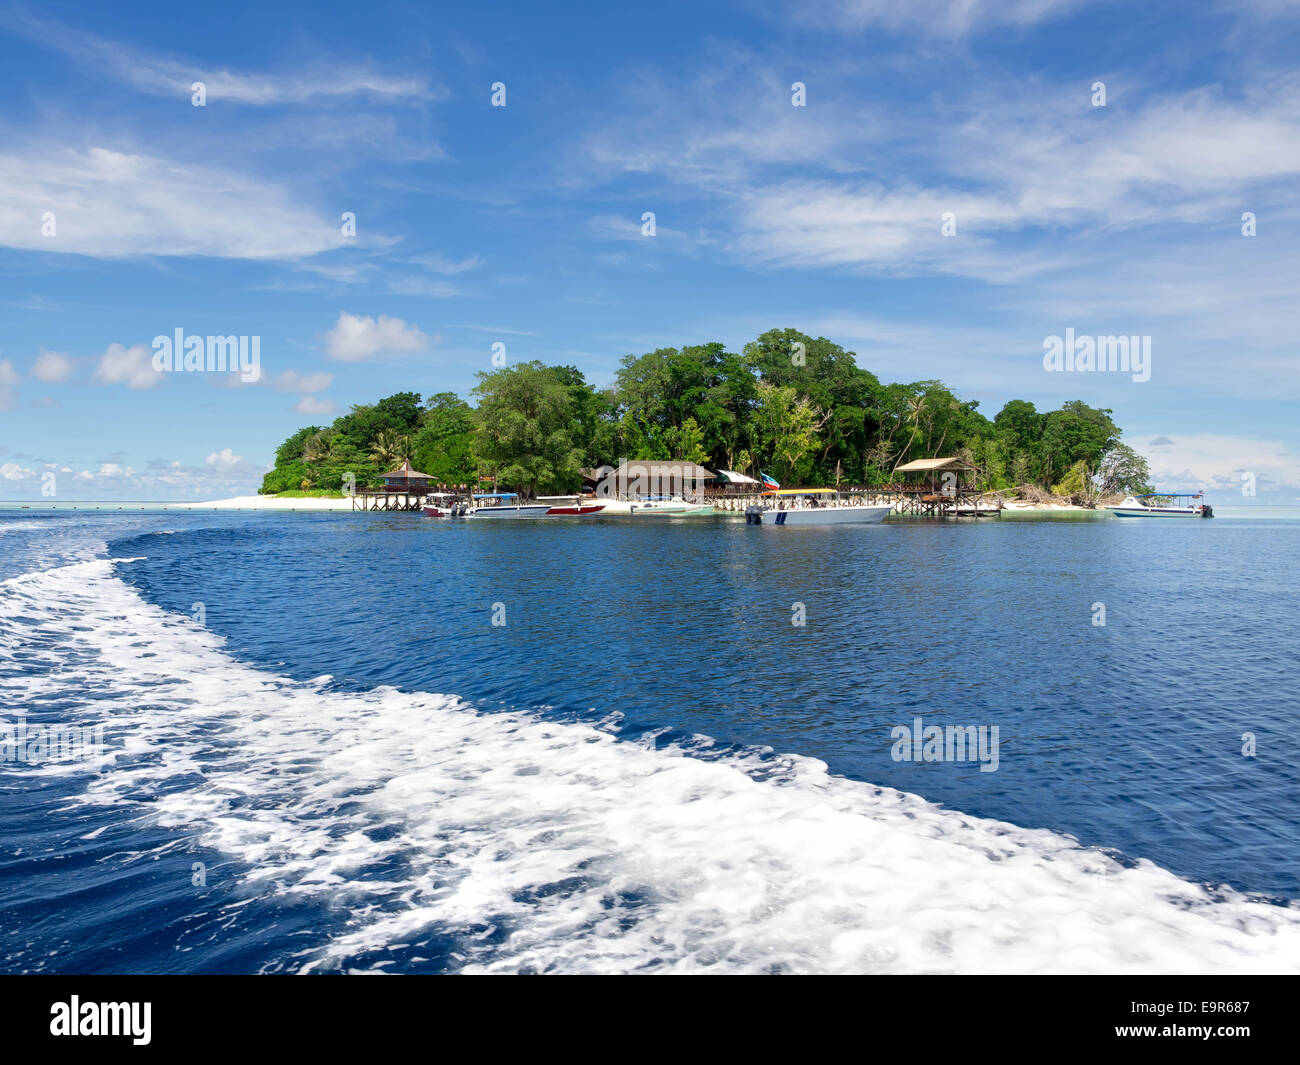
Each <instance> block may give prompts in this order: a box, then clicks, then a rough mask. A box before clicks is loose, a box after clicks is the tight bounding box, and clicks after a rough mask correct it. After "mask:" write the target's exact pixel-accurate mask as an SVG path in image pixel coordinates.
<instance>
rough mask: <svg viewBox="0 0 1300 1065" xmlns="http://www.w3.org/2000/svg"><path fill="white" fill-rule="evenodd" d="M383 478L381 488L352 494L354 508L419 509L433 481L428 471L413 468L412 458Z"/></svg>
mask: <svg viewBox="0 0 1300 1065" xmlns="http://www.w3.org/2000/svg"><path fill="white" fill-rule="evenodd" d="M381 480H383V482H384V484H383V487H381V488H359V489H357V491H356V493H355V494H354V495H353V496H352V509H353V510H419V509H420V507H421V506H423V505H424V497H425V496H427V495H428V494H429V487H430V485H431V484H432V483H433V478H432V477H430V476H429V475H428V474H427V473H421V472H420V471H419V470H414V469H412V468H411V460H410V459H406V460H405V461H403V463H402V464H401V465H400V466H399V467H397V469H395V470H389V472H388V473H386V474H384V475H383V477H382V478H381ZM358 503H359V504H360V505H358Z"/></svg>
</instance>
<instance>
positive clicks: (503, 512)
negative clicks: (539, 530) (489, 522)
mask: <svg viewBox="0 0 1300 1065" xmlns="http://www.w3.org/2000/svg"><path fill="white" fill-rule="evenodd" d="M550 509H551V508H550V506H549V505H548V504H546V503H536V504H532V505H529V504H521V505H519V506H517V507H476V508H475V509H473V510H471V511H470V512H469V514H468V515H466V516H467V517H470V518H481V519H500V518H544V517H546V512H547V511H548V510H550Z"/></svg>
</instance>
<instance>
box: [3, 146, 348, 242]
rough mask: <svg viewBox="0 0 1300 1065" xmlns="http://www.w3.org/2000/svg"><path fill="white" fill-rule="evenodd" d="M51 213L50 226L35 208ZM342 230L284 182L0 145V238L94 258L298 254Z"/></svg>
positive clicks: (132, 158)
mask: <svg viewBox="0 0 1300 1065" xmlns="http://www.w3.org/2000/svg"><path fill="white" fill-rule="evenodd" d="M46 212H52V213H53V214H54V235H53V236H43V235H42V225H41V218H42V215H44V214H45V213H46ZM345 240H346V238H345V237H344V236H343V235H342V234H341V233H340V232H339V227H338V224H337V223H336V222H334V221H333V220H332V219H329V218H325V217H322V216H321V215H318V214H316V213H315V212H314V211H312V210H310V209H308V208H306V207H304V206H301V205H299V204H296V203H294V202H293V201H292V200H291V198H290V196H289V194H288V193H287V192H286V191H285V190H284V189H283V188H281V187H280V186H278V185H274V184H270V183H267V182H262V181H259V180H257V179H256V178H252V177H250V176H248V175H247V174H246V173H241V172H238V171H234V170H222V169H220V168H217V167H210V166H201V165H198V164H195V163H191V162H177V161H173V160H170V159H164V158H160V157H157V156H146V155H132V154H129V153H126V152H119V151H113V150H110V149H108V148H99V147H96V148H91V149H89V150H88V151H77V150H74V149H61V150H50V149H40V148H34V147H33V148H29V149H28V150H27V152H26V154H23V155H0V244H2V245H5V246H8V247H11V248H23V249H27V250H40V251H53V252H71V253H76V254H80V255H92V256H97V257H100V258H111V259H115V258H123V257H128V256H134V255H167V256H171V255H178V256H185V255H203V256H213V257H216V258H228V259H266V260H279V259H298V258H301V257H303V256H308V255H314V254H315V253H317V252H320V251H325V250H327V249H330V248H335V247H338V246H340V245H341V244H343V243H344V241H345Z"/></svg>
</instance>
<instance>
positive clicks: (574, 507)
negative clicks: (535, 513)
mask: <svg viewBox="0 0 1300 1065" xmlns="http://www.w3.org/2000/svg"><path fill="white" fill-rule="evenodd" d="M604 509H605V504H604V503H575V504H563V505H561V506H558V507H551V509H550V510H548V511H547V512H546V516H547V517H548V518H589V517H591V515H593V514H599V513H600V512H601V511H602V510H604Z"/></svg>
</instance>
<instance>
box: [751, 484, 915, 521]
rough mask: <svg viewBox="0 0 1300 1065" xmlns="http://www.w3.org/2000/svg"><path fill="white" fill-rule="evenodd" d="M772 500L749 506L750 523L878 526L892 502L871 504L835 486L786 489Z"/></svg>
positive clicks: (889, 509) (780, 490)
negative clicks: (836, 488)
mask: <svg viewBox="0 0 1300 1065" xmlns="http://www.w3.org/2000/svg"><path fill="white" fill-rule="evenodd" d="M772 495H773V496H774V497H776V499H775V501H774V502H772V503H759V504H753V505H751V506H748V507H746V508H745V523H746V524H747V525H875V524H877V523H879V522H882V521H884V520H885V518H886V516H887V515H888V514H889V512H890V511H892V510H893V509H894V508H893V505H892V504H884V505H870V504H866V503H861V502H859V501H858V500H856V499H854V498H853V497H852V496H850V495H845V494H842V493H840V492H837V491H835V489H833V488H782V489H779V490H778V491H776V492H773V493H772Z"/></svg>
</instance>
